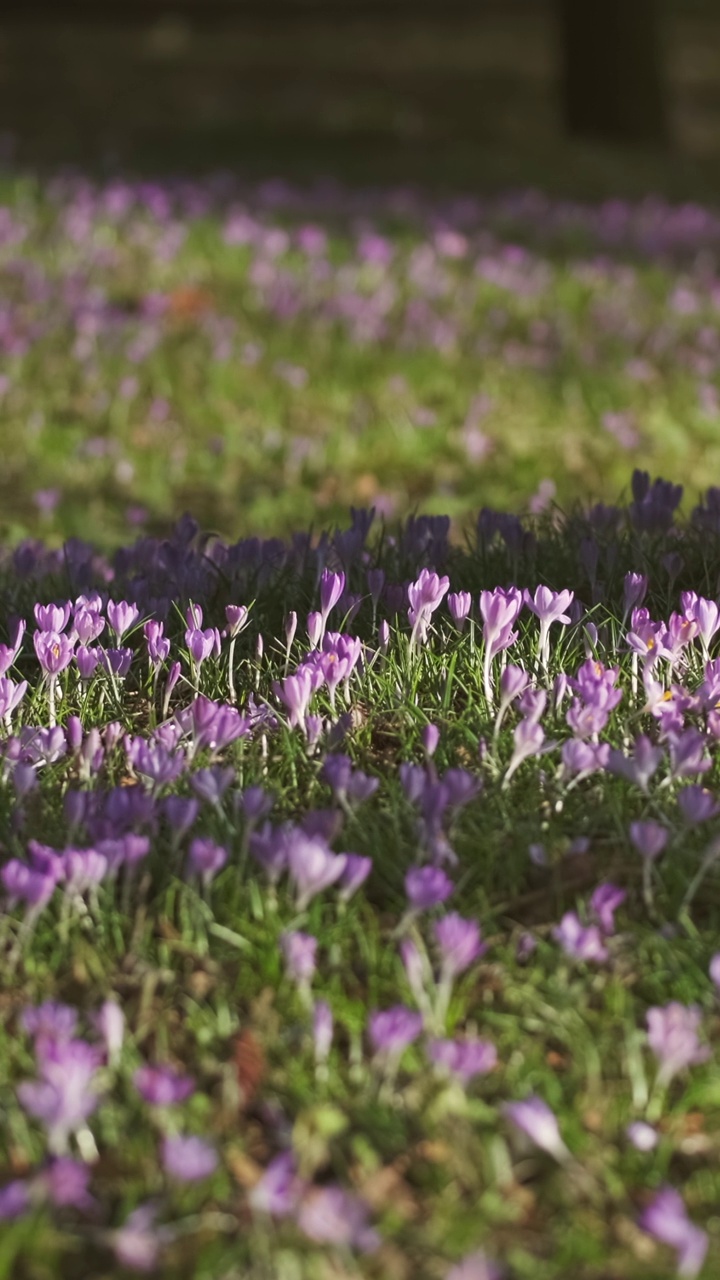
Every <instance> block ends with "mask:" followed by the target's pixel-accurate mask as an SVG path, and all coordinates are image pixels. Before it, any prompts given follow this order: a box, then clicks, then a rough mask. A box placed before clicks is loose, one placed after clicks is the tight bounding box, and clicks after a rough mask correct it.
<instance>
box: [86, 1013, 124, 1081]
mask: <svg viewBox="0 0 720 1280" xmlns="http://www.w3.org/2000/svg"><path fill="white" fill-rule="evenodd" d="M93 1021H94V1025H95V1029H96V1030H97V1031H98V1032H99V1034H100V1035H101V1036H102V1039H103V1043H104V1045H105V1052H106V1053H107V1058H108V1065H109V1066H110V1067H116V1066H117V1064H118V1061H119V1059H120V1054H121V1052H122V1047H123V1040H124V1039H125V1015H124V1013H123V1011H122V1009H121V1008H120V1005H119V1004H118V1003H117V1001H116V1000H105V1001H104V1002H103V1004H101V1006H100V1008H99V1010H98V1012H97V1013H96V1014H95V1017H94V1019H93Z"/></svg>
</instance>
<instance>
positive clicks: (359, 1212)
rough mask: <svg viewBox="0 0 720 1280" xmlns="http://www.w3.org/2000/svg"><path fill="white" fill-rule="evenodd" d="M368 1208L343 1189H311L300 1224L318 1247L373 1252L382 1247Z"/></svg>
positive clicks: (299, 1214) (302, 1204)
mask: <svg viewBox="0 0 720 1280" xmlns="http://www.w3.org/2000/svg"><path fill="white" fill-rule="evenodd" d="M369 1216H370V1210H369V1208H368V1206H367V1205H366V1204H365V1203H364V1202H363V1201H362V1200H360V1199H359V1197H358V1196H355V1195H352V1193H351V1192H349V1191H345V1190H344V1189H343V1188H342V1187H311V1188H310V1190H309V1191H306V1193H305V1195H304V1196H303V1198H302V1200H301V1202H300V1207H299V1209H298V1211H297V1217H296V1221H297V1224H298V1226H299V1228H300V1230H301V1231H302V1232H304V1234H305V1235H306V1236H308V1238H309V1239H310V1240H314V1241H315V1243H316V1244H331V1245H341V1246H345V1247H346V1248H354V1249H358V1250H359V1251H360V1252H361V1253H373V1252H374V1251H375V1249H377V1247H378V1245H379V1244H380V1238H379V1236H378V1234H377V1232H376V1231H374V1230H373V1229H372V1228H371V1227H370V1226H369V1225H368V1218H369Z"/></svg>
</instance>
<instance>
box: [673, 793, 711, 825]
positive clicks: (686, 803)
mask: <svg viewBox="0 0 720 1280" xmlns="http://www.w3.org/2000/svg"><path fill="white" fill-rule="evenodd" d="M677 801H678V804H679V806H680V812H681V813H682V816H683V818H684V819H685V821H686V822H687V823H690V824H691V825H692V824H695V823H697V822H707V821H708V820H709V819H710V818H715V817H717V815H718V813H720V805H719V804H718V802H717V800H716V799H715V796H714V795H713V794H712V791H708V790H707V788H706V787H701V786H699V785H698V784H697V783H690V785H689V786H687V787H683V788H682V790H681V791H678V797H677Z"/></svg>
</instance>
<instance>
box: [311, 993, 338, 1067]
mask: <svg viewBox="0 0 720 1280" xmlns="http://www.w3.org/2000/svg"><path fill="white" fill-rule="evenodd" d="M332 1038H333V1016H332V1010H331V1008H330V1005H329V1004H328V1002H327V1000H316V1001H315V1004H314V1006H313V1044H314V1047H315V1063H316V1065H317V1066H322V1065H323V1063H325V1062H326V1061H327V1057H328V1054H329V1053H330V1048H331V1045H332Z"/></svg>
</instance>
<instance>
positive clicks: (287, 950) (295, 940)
mask: <svg viewBox="0 0 720 1280" xmlns="http://www.w3.org/2000/svg"><path fill="white" fill-rule="evenodd" d="M280 950H281V951H282V953H283V959H284V961H285V971H286V973H287V975H288V977H289V978H291V979H292V981H293V982H297V983H298V984H299V985H300V986H307V985H309V983H311V982H312V979H313V975H314V973H315V968H316V960H315V956H316V952H317V938H313V936H312V935H311V934H309V933H301V932H300V931H299V930H296V931H294V932H291V933H283V934H281V935H280Z"/></svg>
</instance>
